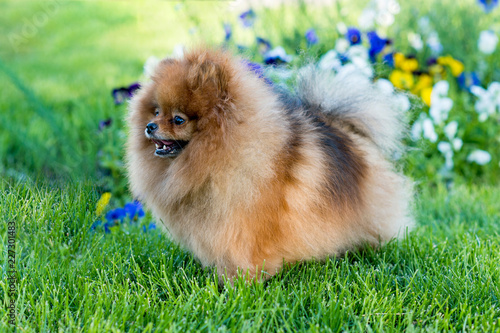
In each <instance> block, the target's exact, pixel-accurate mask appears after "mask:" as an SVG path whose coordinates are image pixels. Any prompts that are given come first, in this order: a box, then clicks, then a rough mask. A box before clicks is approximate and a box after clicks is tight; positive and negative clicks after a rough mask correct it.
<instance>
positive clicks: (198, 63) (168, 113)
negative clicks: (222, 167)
mask: <svg viewBox="0 0 500 333" xmlns="http://www.w3.org/2000/svg"><path fill="white" fill-rule="evenodd" d="M151 79H152V82H151V84H150V85H148V86H147V87H145V88H144V89H145V90H144V91H143V92H141V96H140V97H139V99H138V104H136V108H137V111H138V113H137V114H136V121H134V123H135V124H137V123H139V124H140V126H143V127H142V129H141V130H142V131H143V132H144V136H145V137H144V138H145V139H146V140H147V141H148V142H147V144H148V145H149V146H148V147H151V153H153V154H154V155H156V156H158V157H162V158H172V157H176V156H178V155H179V154H181V153H182V152H183V150H184V149H186V148H187V147H188V146H189V143H190V141H191V140H193V138H194V137H195V136H196V135H197V133H200V132H201V131H203V130H205V131H206V130H207V127H208V126H207V125H208V124H211V123H212V124H213V123H214V121H215V123H217V122H218V121H219V120H220V117H221V115H220V110H218V107H217V106H218V105H220V104H221V101H223V100H224V99H225V97H226V96H227V74H226V69H225V68H224V66H223V65H222V64H221V63H220V60H219V59H207V58H206V55H204V54H202V55H198V57H192V58H191V59H182V60H173V59H166V60H163V61H162V62H161V63H160V64H159V65H158V67H157V69H156V71H155V73H154V75H153V76H152V77H151ZM148 149H149V148H148Z"/></svg>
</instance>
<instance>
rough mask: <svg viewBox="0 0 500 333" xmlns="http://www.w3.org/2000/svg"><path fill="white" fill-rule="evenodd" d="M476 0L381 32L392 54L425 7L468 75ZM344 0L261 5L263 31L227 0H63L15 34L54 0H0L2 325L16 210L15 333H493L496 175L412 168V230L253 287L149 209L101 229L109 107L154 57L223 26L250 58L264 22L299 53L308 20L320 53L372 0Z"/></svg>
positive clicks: (116, 113) (112, 160)
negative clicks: (437, 179) (190, 245)
mask: <svg viewBox="0 0 500 333" xmlns="http://www.w3.org/2000/svg"><path fill="white" fill-rule="evenodd" d="M474 2H475V0H467V1H461V2H457V1H456V0H443V1H432V0H425V1H421V2H420V3H419V4H418V7H415V3H411V2H404V1H400V3H401V13H400V14H399V16H398V18H397V20H396V23H395V24H394V25H393V27H391V29H392V30H391V31H388V35H390V36H391V34H392V35H393V36H400V37H401V36H402V38H397V39H396V40H395V48H396V49H399V50H402V51H403V52H407V51H408V49H409V46H408V41H407V39H406V38H404V37H405V36H406V35H405V34H406V32H407V31H412V30H415V28H416V26H417V19H418V18H419V17H421V16H422V15H428V16H429V18H430V20H431V22H432V23H433V24H434V26H435V28H436V30H437V31H438V32H439V35H440V36H441V39H442V43H443V47H444V51H443V54H448V53H450V54H452V55H454V56H455V55H466V56H464V58H462V59H461V60H463V61H464V63H465V65H466V66H467V68H471V69H474V68H476V67H477V66H478V63H479V62H480V60H479V59H478V55H477V52H472V51H471V50H475V46H476V45H475V43H476V39H475V38H476V37H477V35H478V32H479V31H480V30H483V29H488V28H489V27H491V26H492V24H493V23H494V22H495V21H498V18H499V15H500V14H499V13H500V11H498V10H497V11H496V12H494V13H492V14H489V15H482V13H481V11H480V9H479V8H478V7H477V6H475V4H474ZM339 3H340V4H341V7H342V8H344V10H339V8H340V7H338V8H337V7H332V8H329V9H328V10H322V9H317V8H314V7H307V8H305V7H300V6H287V7H286V8H278V9H263V10H260V11H259V12H258V15H259V19H258V20H257V21H256V26H255V32H254V31H250V30H244V29H242V28H237V27H236V26H237V22H236V21H237V15H238V14H239V12H238V11H226V10H221V8H225V7H226V6H227V3H225V2H220V1H210V2H201V1H186V2H184V3H181V4H180V5H179V4H178V3H174V2H170V1H163V2H162V1H136V2H132V1H62V0H58V2H57V3H56V4H57V6H56V9H55V10H54V11H53V12H50V14H48V20H47V21H46V23H44V24H42V25H40V26H38V27H37V29H36V32H35V33H34V34H33V36H31V37H26V38H21V41H20V42H19V43H17V44H13V43H12V36H13V35H22V31H23V29H24V26H25V24H26V22H28V23H30V22H31V23H32V22H34V17H35V16H36V15H38V14H40V13H43V12H44V11H45V10H46V8H47V7H46V6H47V5H46V3H45V2H41V1H22V2H21V3H20V2H18V1H17V0H4V1H0V15H2V19H1V20H0V89H1V90H2V94H0V110H2V111H1V112H0V161H1V162H0V219H1V220H2V221H1V224H0V231H1V232H0V235H1V237H2V242H1V244H0V262H1V265H0V269H1V270H0V286H1V288H2V292H0V302H2V304H3V305H4V306H3V307H1V308H0V331H8V330H12V327H11V326H10V325H9V324H8V317H7V312H6V308H5V306H6V305H7V304H8V301H9V299H8V298H7V297H6V292H7V290H8V283H7V267H8V266H7V248H6V244H7V241H8V233H7V230H8V229H7V226H8V225H7V222H9V221H15V222H16V225H17V237H16V241H17V244H16V246H17V247H16V260H17V262H16V268H17V271H18V277H19V282H18V284H17V291H18V293H17V299H16V302H17V303H16V304H17V308H16V311H17V323H16V326H17V327H18V331H27V332H39V331H42V332H47V331H50V332H53V331H85V332H103V331H115V332H121V331H138V332H140V331H146V332H148V331H157V332H162V331H164V330H170V331H181V332H183V331H194V330H203V331H215V330H220V331H256V332H257V331H258V332H260V331H296V330H308V331H313V332H314V331H340V330H349V331H359V332H367V331H371V330H374V331H401V330H404V329H406V330H407V331H408V332H412V331H477V332H484V331H500V321H499V319H498V318H499V317H500V290H499V288H500V287H499V286H500V265H499V264H498V262H499V259H500V245H499V244H500V214H499V212H500V189H499V188H498V187H497V186H495V184H498V175H497V174H495V173H492V174H491V177H496V178H495V179H496V182H492V183H491V184H490V185H481V186H480V185H468V186H465V185H455V187H452V188H451V189H449V190H448V189H446V188H445V187H444V185H438V186H431V185H428V183H427V182H426V180H425V179H416V181H417V182H419V186H418V187H419V188H420V193H418V195H417V198H418V199H417V203H416V207H415V211H416V216H417V228H416V229H415V231H414V232H413V233H411V234H410V236H409V237H408V238H407V239H405V240H402V241H400V242H392V243H390V244H388V245H386V246H384V247H383V248H381V249H380V250H379V251H376V252H374V251H369V250H367V251H364V252H361V253H351V254H348V255H347V256H346V257H344V258H332V259H331V260H327V261H326V262H325V263H313V262H311V263H305V264H299V265H294V266H292V267H289V268H287V269H285V270H284V271H283V272H282V273H281V274H279V275H278V276H276V277H275V278H273V279H272V280H270V281H268V282H266V283H263V284H257V285H246V284H244V283H243V282H242V281H237V282H236V283H235V285H234V286H231V285H230V284H225V285H224V286H218V284H217V277H216V274H215V273H214V272H213V271H211V270H205V269H202V268H201V267H200V265H199V264H198V263H197V262H196V260H195V259H194V258H193V257H192V256H191V255H189V254H188V253H186V252H184V251H183V250H182V249H181V248H179V247H178V246H177V245H175V244H173V243H171V242H169V241H168V240H167V238H166V237H165V236H163V235H161V234H160V233H159V232H157V231H154V230H153V231H148V232H143V230H142V225H148V224H149V222H150V221H151V217H150V216H147V217H146V218H145V219H143V220H142V221H141V222H140V223H135V224H127V223H126V224H124V225H122V226H121V227H119V228H117V229H116V230H114V232H112V233H111V234H105V233H104V232H103V230H100V229H97V230H96V231H94V230H91V225H92V224H93V223H94V222H95V221H96V219H98V217H97V216H95V213H94V212H95V204H96V201H97V199H98V197H99V194H100V193H102V192H103V191H104V190H111V191H112V192H113V194H114V197H115V198H116V199H114V200H116V201H113V202H112V203H111V204H110V205H111V206H112V207H113V208H115V207H116V206H117V204H122V203H123V201H124V200H126V199H128V197H127V195H125V194H124V193H126V192H125V191H126V188H125V185H124V184H125V181H124V176H123V174H122V172H123V168H122V164H121V156H122V154H123V148H122V144H123V142H124V139H125V138H124V122H123V117H124V115H125V113H126V106H124V105H123V106H115V105H113V101H112V98H111V95H110V92H111V89H112V88H114V87H117V86H124V85H128V84H130V83H132V82H134V81H136V80H138V79H139V78H140V77H141V73H142V66H143V63H144V61H145V60H146V59H147V58H148V57H149V56H151V55H155V56H158V57H162V56H164V55H166V54H168V53H170V52H171V50H172V49H173V47H174V46H175V45H176V44H179V43H183V44H187V45H191V44H196V43H197V42H199V41H205V42H207V43H215V44H220V43H221V42H222V39H223V29H222V22H224V21H229V22H231V23H233V24H234V34H233V38H234V40H235V41H237V42H238V43H241V44H244V45H247V46H251V47H250V49H249V50H248V54H249V55H253V56H255V50H254V49H252V47H254V44H255V43H254V35H255V34H256V35H259V36H263V37H265V38H268V39H270V40H271V42H272V43H273V44H274V45H283V46H285V48H287V51H289V52H293V51H295V48H304V47H305V41H304V38H303V32H304V31H305V30H306V29H307V28H309V27H310V26H313V25H314V26H315V27H316V29H317V32H318V36H319V37H320V39H321V40H322V41H324V42H323V43H322V44H321V45H319V46H317V49H312V50H310V52H311V53H312V54H315V53H317V54H321V53H324V52H325V51H326V50H328V49H330V48H332V47H333V46H334V44H335V39H336V38H337V37H338V33H337V32H336V30H335V29H334V27H335V25H336V23H337V22H339V21H343V22H345V23H346V24H347V25H355V24H356V19H357V16H358V15H359V13H360V11H361V9H362V8H363V6H364V5H365V4H366V3H367V1H364V0H356V1H347V0H344V1H340V2H339ZM297 13H300V15H299V14H297ZM443 13H445V14H443ZM477 17H480V19H476V18H477ZM191 28H195V29H194V30H192V32H193V31H194V32H193V33H190V32H189V30H190V29H191ZM252 45H253V46H252ZM230 47H232V48H236V47H235V45H232V46H230ZM257 57H258V56H257ZM495 57H496V58H494V57H491V58H490V59H489V61H491V62H492V63H494V62H495V61H497V60H499V59H498V52H497V54H496V55H495ZM256 60H259V59H256ZM492 75H493V76H494V77H498V75H499V73H498V70H497V71H496V72H492ZM495 75H496V76H495ZM456 102H457V105H459V106H460V105H461V104H460V103H461V102H460V100H459V99H458V98H457V100H456ZM416 112H417V113H418V112H420V111H419V110H416ZM108 117H112V118H113V121H114V122H113V125H112V127H111V128H110V129H108V130H106V131H104V132H102V133H99V132H98V131H97V127H98V122H99V120H102V119H106V118H108ZM490 130H491V131H492V132H493V133H495V128H493V127H492V128H491V129H490ZM492 135H493V134H492ZM421 155H422V154H418V153H416V154H413V155H412V156H413V158H412V159H410V163H411V164H413V167H414V169H415V170H416V169H417V168H430V167H432V166H433V165H434V164H431V163H428V162H429V161H428V159H427V157H426V156H423V155H422V156H421ZM109 173H111V177H110V175H109ZM431 173H436V170H434V169H432V170H431ZM410 176H412V175H410ZM467 182H468V183H473V182H474V179H469V180H467V181H464V183H467ZM484 183H487V182H484V181H483V182H482V184H484ZM120 195H121V197H120Z"/></svg>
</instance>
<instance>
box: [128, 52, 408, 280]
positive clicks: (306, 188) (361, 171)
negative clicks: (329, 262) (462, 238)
mask: <svg viewBox="0 0 500 333" xmlns="http://www.w3.org/2000/svg"><path fill="white" fill-rule="evenodd" d="M326 111H328V110H326ZM179 117H180V118H179ZM351 118H352V119H351ZM351 118H349V117H344V118H342V117H336V116H334V114H333V113H331V112H330V113H328V112H325V110H321V109H320V107H319V106H317V105H316V106H314V105H312V106H311V105H305V104H298V105H296V106H294V107H291V106H287V105H286V103H284V102H283V101H282V99H280V96H279V94H278V93H277V92H276V91H275V90H274V89H273V88H272V87H271V86H269V85H268V84H267V83H266V82H265V81H264V80H263V79H261V78H259V77H258V76H257V75H255V73H253V72H252V71H250V70H249V69H248V68H247V67H246V65H245V64H244V63H243V62H242V61H241V59H238V58H236V57H233V56H232V55H230V54H228V53H227V52H225V51H221V50H210V49H205V48H201V49H197V50H194V51H191V52H189V53H187V54H186V55H185V56H184V57H183V58H182V59H165V60H163V61H162V62H161V63H160V64H159V65H158V67H157V68H156V71H155V74H154V75H153V76H152V77H151V80H150V82H148V83H146V84H145V85H144V86H143V88H142V89H141V90H140V91H139V93H138V94H137V95H136V96H135V97H134V98H133V100H132V102H131V107H130V113H129V117H128V124H129V128H130V133H129V137H128V143H127V165H128V173H129V180H130V188H131V191H132V193H133V195H134V196H135V197H137V198H138V199H139V200H141V201H142V202H143V203H144V204H145V206H146V207H147V208H149V209H151V210H152V212H153V213H154V215H155V216H156V217H157V218H158V219H159V220H160V221H161V222H162V223H163V225H164V226H165V227H166V230H167V231H168V233H169V234H170V236H171V237H172V238H173V239H174V240H175V241H177V242H179V243H181V244H182V245H183V246H185V247H186V248H187V249H188V250H189V251H191V252H192V253H193V254H194V255H195V256H196V257H197V258H198V259H199V260H200V261H201V263H202V264H203V265H204V266H215V267H216V268H217V272H218V274H219V276H222V275H223V274H226V276H227V277H229V278H233V277H234V276H235V275H236V274H237V272H238V270H242V271H243V272H244V273H246V274H248V276H249V277H250V278H253V277H257V278H258V279H260V278H268V277H270V276H272V275H274V274H275V273H276V272H277V271H278V270H279V269H280V268H281V267H282V266H283V262H288V263H294V262H298V261H303V260H309V259H313V258H315V259H319V260H321V259H324V258H325V257H327V256H334V255H339V254H342V253H344V252H345V251H346V250H351V249H356V248H358V247H360V246H362V245H364V244H371V245H373V246H377V245H378V244H380V242H381V241H382V242H383V241H386V240H389V239H391V238H392V237H395V236H398V235H401V232H402V231H404V228H405V227H408V226H410V225H411V216H410V214H409V212H408V202H409V198H410V196H411V191H410V188H409V185H408V182H407V181H406V180H405V178H404V177H403V176H401V175H400V174H399V173H397V172H395V171H394V168H393V166H392V164H391V162H390V160H389V159H388V158H387V157H386V154H385V153H384V151H383V149H381V148H380V147H379V146H377V138H376V137H373V136H372V135H371V133H370V131H369V130H366V128H368V127H363V126H360V125H359V123H357V122H356V121H355V120H356V117H351ZM178 119H182V120H183V121H182V123H179V121H177V120H178ZM151 123H154V124H156V125H157V129H155V130H154V131H151V132H152V133H145V129H146V126H147V125H148V124H151ZM155 142H156V143H157V144H158V143H159V144H160V146H159V147H160V148H156V149H161V145H162V142H166V143H167V145H170V144H172V145H175V147H177V149H178V150H176V153H175V154H168V153H165V154H166V155H165V156H157V155H158V154H155V151H156V150H155ZM178 142H184V143H185V144H184V145H179V146H177V145H176V143H178ZM167 150H168V149H167ZM160 153H161V151H160Z"/></svg>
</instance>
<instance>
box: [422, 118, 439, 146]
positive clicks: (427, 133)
mask: <svg viewBox="0 0 500 333" xmlns="http://www.w3.org/2000/svg"><path fill="white" fill-rule="evenodd" d="M422 127H423V130H424V138H426V139H428V140H429V141H430V142H436V141H437V139H438V136H437V134H436V131H435V130H434V124H433V123H432V120H430V119H429V118H426V119H424V121H423V123H422Z"/></svg>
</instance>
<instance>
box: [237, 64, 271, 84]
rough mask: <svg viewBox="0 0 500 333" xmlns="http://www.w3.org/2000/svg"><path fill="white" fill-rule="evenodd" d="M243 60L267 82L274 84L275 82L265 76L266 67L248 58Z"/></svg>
mask: <svg viewBox="0 0 500 333" xmlns="http://www.w3.org/2000/svg"><path fill="white" fill-rule="evenodd" d="M243 62H244V63H245V65H247V68H248V69H249V70H251V71H252V72H254V73H255V74H257V76H258V77H259V78H261V79H264V81H266V83H267V84H269V85H273V82H272V81H271V80H269V79H268V78H266V77H265V76H264V68H263V67H262V66H261V65H260V64H258V63H255V62H251V61H248V60H243Z"/></svg>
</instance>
